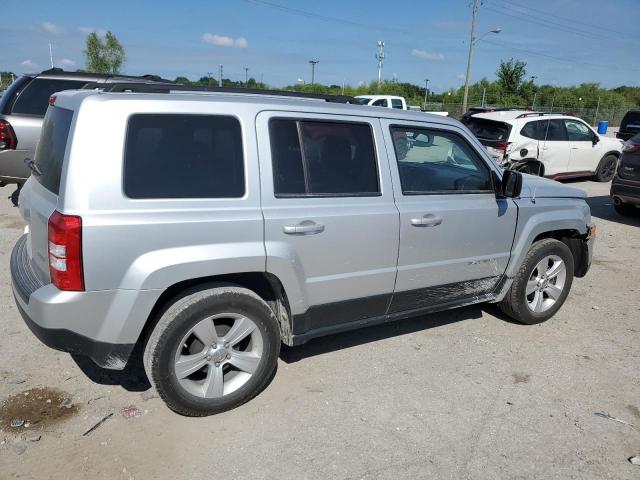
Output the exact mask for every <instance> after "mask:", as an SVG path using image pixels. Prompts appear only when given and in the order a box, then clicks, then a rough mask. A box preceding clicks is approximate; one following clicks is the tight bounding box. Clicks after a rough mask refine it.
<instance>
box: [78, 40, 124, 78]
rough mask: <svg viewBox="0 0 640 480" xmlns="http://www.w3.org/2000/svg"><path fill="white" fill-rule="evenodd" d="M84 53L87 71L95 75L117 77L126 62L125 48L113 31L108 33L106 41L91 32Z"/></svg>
mask: <svg viewBox="0 0 640 480" xmlns="http://www.w3.org/2000/svg"><path fill="white" fill-rule="evenodd" d="M83 53H84V56H85V59H86V62H85V63H86V67H87V71H89V72H94V73H111V74H114V75H117V74H119V73H120V69H121V68H122V65H123V64H124V61H125V53H124V47H123V46H122V44H121V43H120V42H119V41H118V39H117V38H116V36H115V35H114V34H113V33H111V31H108V32H107V34H106V36H105V39H104V41H103V40H102V39H100V37H98V35H97V34H96V32H91V33H90V34H89V35H88V36H87V47H86V49H85V50H84V52H83Z"/></svg>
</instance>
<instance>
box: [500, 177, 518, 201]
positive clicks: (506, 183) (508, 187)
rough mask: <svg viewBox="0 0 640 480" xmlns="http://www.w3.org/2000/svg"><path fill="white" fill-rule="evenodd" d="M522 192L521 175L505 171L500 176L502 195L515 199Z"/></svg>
mask: <svg viewBox="0 0 640 480" xmlns="http://www.w3.org/2000/svg"><path fill="white" fill-rule="evenodd" d="M521 191H522V174H521V173H520V172H516V171H515V170H505V171H504V173H503V174H502V195H503V196H505V197H507V198H516V197H519V196H520V192H521Z"/></svg>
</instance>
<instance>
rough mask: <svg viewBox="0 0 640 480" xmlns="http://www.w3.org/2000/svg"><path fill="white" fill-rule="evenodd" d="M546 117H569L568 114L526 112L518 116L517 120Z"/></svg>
mask: <svg viewBox="0 0 640 480" xmlns="http://www.w3.org/2000/svg"><path fill="white" fill-rule="evenodd" d="M545 115H567V114H566V113H561V112H526V113H522V114H520V115H518V116H517V117H516V118H525V117H544V116H545Z"/></svg>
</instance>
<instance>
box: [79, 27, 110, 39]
mask: <svg viewBox="0 0 640 480" xmlns="http://www.w3.org/2000/svg"><path fill="white" fill-rule="evenodd" d="M78 30H80V31H81V32H82V33H84V34H85V35H89V34H90V33H93V32H95V33H96V35H98V36H99V37H100V38H104V37H106V36H107V31H106V30H105V29H104V28H93V27H80V28H78Z"/></svg>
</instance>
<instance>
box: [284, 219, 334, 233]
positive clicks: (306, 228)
mask: <svg viewBox="0 0 640 480" xmlns="http://www.w3.org/2000/svg"><path fill="white" fill-rule="evenodd" d="M282 231H283V232H284V233H286V234H287V235H315V234H316V233H322V232H324V225H322V224H321V223H316V222H314V221H313V220H305V221H304V222H300V223H298V224H296V225H285V226H284V227H283V228H282Z"/></svg>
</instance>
